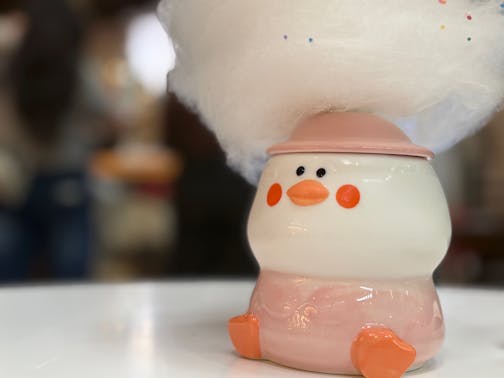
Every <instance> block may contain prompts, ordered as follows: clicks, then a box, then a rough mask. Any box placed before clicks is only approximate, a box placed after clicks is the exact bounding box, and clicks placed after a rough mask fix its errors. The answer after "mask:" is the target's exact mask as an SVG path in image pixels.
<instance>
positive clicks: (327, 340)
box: [249, 271, 444, 374]
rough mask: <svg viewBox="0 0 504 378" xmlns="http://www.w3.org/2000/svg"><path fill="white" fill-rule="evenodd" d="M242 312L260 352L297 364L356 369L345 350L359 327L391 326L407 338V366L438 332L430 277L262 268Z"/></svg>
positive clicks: (420, 359) (430, 352) (432, 347)
mask: <svg viewBox="0 0 504 378" xmlns="http://www.w3.org/2000/svg"><path fill="white" fill-rule="evenodd" d="M249 312H250V313H252V314H253V315H255V316H256V317H257V318H258V320H259V340H260V348H261V356H262V358H263V359H266V360H270V361H273V362H276V363H278V364H281V365H285V366H289V367H293V368H297V369H302V370H310V371H317V372H325V373H339V374H358V373H359V372H358V371H357V370H356V369H355V368H354V366H353V365H352V361H351V359H350V351H351V345H352V342H353V341H354V340H355V338H356V337H357V335H358V334H359V332H360V331H361V330H362V328H363V327H366V326H378V327H386V328H390V329H391V330H393V331H394V332H395V333H396V334H397V335H398V336H399V337H400V338H401V339H403V340H404V341H406V342H407V343H409V344H411V345H412V346H413V347H414V348H415V349H416V352H417V356H416V359H415V362H414V363H413V365H412V367H411V369H414V368H418V367H420V366H421V365H422V364H424V363H425V362H426V361H427V360H429V359H431V358H432V357H433V356H434V355H435V354H436V352H437V351H438V350H439V348H440V347H441V344H442V342H443V338H444V322H443V315H442V312H441V307H440V304H439V299H438V296H437V293H436V290H435V288H434V284H433V282H432V279H431V278H430V277H425V278H411V279H399V280H364V279H362V280H357V279H345V280H332V279H319V278H312V277H303V276H297V275H292V274H284V273H278V272H273V271H262V272H261V274H260V276H259V279H258V281H257V284H256V288H255V290H254V293H253V295H252V299H251V303H250V308H249ZM411 369H410V370H411Z"/></svg>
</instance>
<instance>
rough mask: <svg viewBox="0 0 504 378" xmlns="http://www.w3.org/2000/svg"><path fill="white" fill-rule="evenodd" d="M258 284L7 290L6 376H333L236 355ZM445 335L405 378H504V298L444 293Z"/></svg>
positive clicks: (2, 345) (1, 303)
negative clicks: (234, 326)
mask: <svg viewBox="0 0 504 378" xmlns="http://www.w3.org/2000/svg"><path fill="white" fill-rule="evenodd" d="M252 288H253V283H252V282H235V281H229V282H208V281H202V282H193V283H188V282H187V283H184V282H180V283H173V282H167V283H162V284H125V285H93V286H56V287H40V288H29V287H28V288H10V289H9V288H7V289H5V288H4V289H0V308H2V311H0V335H2V337H0V377H2V378H3V377H6V378H69V377H71V378H90V377H93V378H111V377H121V378H167V377H170V378H172V377H174V378H186V377H195V378H201V377H205V378H222V377H224V378H225V377H236V378H241V377H250V378H252V377H254V378H263V377H264V378H266V377H268V378H269V377H278V378H282V377H285V378H287V377H288V378H309V377H320V378H327V377H329V376H328V375H325V374H314V373H305V372H301V371H296V370H291V369H288V368H284V367H280V366H276V365H273V364H267V363H257V361H248V360H245V359H242V358H239V357H238V356H236V355H235V354H234V352H233V348H232V346H231V343H230V342H229V340H228V336H227V319H228V318H229V317H231V316H232V315H235V314H237V313H239V312H240V311H241V310H242V309H243V308H246V306H247V303H248V299H249V297H250V294H251V291H252ZM439 292H440V297H441V302H442V304H443V308H444V312H445V316H446V324H447V339H446V342H445V347H444V348H443V351H442V352H441V354H440V355H439V357H437V358H436V360H435V361H434V362H433V363H431V364H429V365H428V366H427V367H425V368H424V369H422V370H420V371H416V372H413V373H409V374H408V375H407V376H406V377H418V378H474V377H484V378H500V377H503V376H504V292H503V291H502V290H501V291H498V290H493V291H492V290H468V289H465V290H463V289H441V290H440V291H439Z"/></svg>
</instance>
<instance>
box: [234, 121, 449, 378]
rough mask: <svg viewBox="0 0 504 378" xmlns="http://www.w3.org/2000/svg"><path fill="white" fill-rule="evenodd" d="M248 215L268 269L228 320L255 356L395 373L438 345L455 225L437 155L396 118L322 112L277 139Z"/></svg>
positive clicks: (379, 376) (387, 377) (242, 347)
mask: <svg viewBox="0 0 504 378" xmlns="http://www.w3.org/2000/svg"><path fill="white" fill-rule="evenodd" d="M269 153H270V155H271V158H270V160H269V162H268V163H267V166H266V168H265V170H264V172H263V174H262V177H261V179H260V182H259V186H258V189H257V194H256V198H255V201H254V204H253V207H252V210H251V213H250V217H249V223H248V237H249V241H250V245H251V247H252V250H253V252H254V255H255V257H256V259H257V261H258V262H259V265H260V267H261V272H260V275H259V278H258V281H257V284H256V287H255V290H254V293H253V295H252V298H251V301H250V307H249V309H248V311H247V312H246V313H245V314H244V315H241V316H237V317H235V318H233V319H231V320H230V321H229V333H230V337H231V340H232V342H233V344H234V346H235V348H236V350H237V352H238V353H239V354H240V355H242V356H244V357H246V358H251V359H264V360H269V361H273V362H276V363H278V364H281V365H285V366H289V367H293V368H297V369H303V370H310V371H317V372H325V373H335V374H362V375H364V376H366V377H367V378H397V377H400V376H401V375H403V374H404V372H406V371H408V370H412V369H415V368H418V367H420V366H422V365H423V364H424V363H425V362H426V361H428V360H429V359H430V358H432V357H433V356H434V355H435V354H436V352H437V351H438V350H439V348H440V346H441V344H442V341H443V338H444V323H443V315H442V312H441V307H440V304H439V300H438V297H437V293H436V290H435V287H434V284H433V281H432V273H433V271H434V269H435V268H436V267H437V266H438V265H439V263H440V262H441V260H442V259H443V257H444V255H445V254H446V251H447V248H448V245H449V240H450V236H451V224H450V218H449V213H448V207H447V203H446V199H445V196H444V193H443V190H442V188H441V185H440V183H439V180H438V178H437V176H436V174H435V172H434V170H433V168H432V167H431V165H430V162H429V159H430V158H432V156H433V154H432V153H431V152H430V151H428V150H426V149H424V148H422V147H419V146H416V145H414V144H412V142H411V141H410V140H409V139H408V137H407V136H406V135H405V134H404V133H403V132H402V131H401V130H399V129H398V128H397V127H396V126H395V125H393V124H392V123H389V122H387V121H385V120H383V119H381V118H378V117H376V116H372V115H368V114H362V113H324V114H319V115H316V116H314V117H311V118H309V119H306V120H304V121H303V122H301V123H300V125H299V126H298V128H297V129H296V130H295V131H294V133H293V134H292V136H291V138H290V139H289V140H288V141H287V142H285V143H282V144H279V145H276V146H273V147H272V148H271V149H270V150H269Z"/></svg>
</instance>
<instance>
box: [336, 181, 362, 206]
mask: <svg viewBox="0 0 504 378" xmlns="http://www.w3.org/2000/svg"><path fill="white" fill-rule="evenodd" d="M336 201H338V203H339V204H340V206H342V207H344V208H345V209H352V208H354V207H355V206H357V205H358V204H359V202H360V192H359V189H357V188H356V187H355V186H353V185H343V186H342V187H341V188H339V189H338V192H337V193H336Z"/></svg>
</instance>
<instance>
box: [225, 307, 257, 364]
mask: <svg viewBox="0 0 504 378" xmlns="http://www.w3.org/2000/svg"><path fill="white" fill-rule="evenodd" d="M228 329H229V336H230V338H231V341H232V342H233V345H234V347H235V349H236V351H237V352H238V353H239V354H240V355H241V356H242V357H245V358H251V359H254V360H258V359H261V347H260V344H259V320H258V319H257V317H256V316H255V315H253V314H244V315H240V316H236V317H234V318H232V319H230V320H229V324H228Z"/></svg>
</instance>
